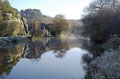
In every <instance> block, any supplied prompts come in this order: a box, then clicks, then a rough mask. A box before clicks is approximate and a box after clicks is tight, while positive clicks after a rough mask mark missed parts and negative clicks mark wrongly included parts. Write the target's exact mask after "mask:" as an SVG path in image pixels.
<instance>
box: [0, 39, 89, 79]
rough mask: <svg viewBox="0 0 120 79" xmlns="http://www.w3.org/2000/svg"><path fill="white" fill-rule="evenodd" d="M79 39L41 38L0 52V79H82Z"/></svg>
mask: <svg viewBox="0 0 120 79" xmlns="http://www.w3.org/2000/svg"><path fill="white" fill-rule="evenodd" d="M85 43H89V41H87V40H83V39H65V40H63V39H56V38H43V39H39V40H36V41H33V42H32V41H29V42H25V43H20V44H16V45H12V46H6V47H1V48H0V79H84V76H85V75H86V69H85V68H86V66H87V63H86V62H84V60H83V56H84V55H85V54H89V52H88V51H87V50H86V49H85V48H84V47H86V46H85V45H84V44H85Z"/></svg>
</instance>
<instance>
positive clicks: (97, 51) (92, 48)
mask: <svg viewBox="0 0 120 79" xmlns="http://www.w3.org/2000/svg"><path fill="white" fill-rule="evenodd" d="M82 49H85V50H87V51H88V52H89V53H87V54H84V55H83V56H82V59H83V61H84V62H85V63H86V64H87V66H84V69H85V70H86V72H87V74H86V75H85V79H92V76H91V74H90V72H89V69H88V68H89V64H90V63H91V61H92V60H94V59H95V58H96V57H98V56H100V55H101V54H102V53H103V52H104V49H103V48H102V46H101V44H96V43H93V42H90V41H89V42H83V43H82Z"/></svg>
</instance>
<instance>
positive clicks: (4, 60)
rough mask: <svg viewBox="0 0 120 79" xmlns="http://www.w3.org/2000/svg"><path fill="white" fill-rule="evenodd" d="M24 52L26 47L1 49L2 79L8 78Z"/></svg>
mask: <svg viewBox="0 0 120 79" xmlns="http://www.w3.org/2000/svg"><path fill="white" fill-rule="evenodd" d="M23 52H24V46H23V45H19V46H15V47H7V48H0V78H2V79H4V77H5V76H8V75H9V74H10V72H11V70H12V68H13V67H14V66H15V65H16V64H17V62H18V61H19V60H20V59H21V56H22V54H23Z"/></svg>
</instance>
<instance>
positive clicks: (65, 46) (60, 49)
mask: <svg viewBox="0 0 120 79" xmlns="http://www.w3.org/2000/svg"><path fill="white" fill-rule="evenodd" d="M48 47H49V48H50V50H54V53H55V54H56V57H58V58H61V57H63V56H64V55H65V53H66V51H67V50H69V49H70V44H69V43H68V42H67V41H66V40H61V39H55V38H53V39H51V40H50V41H49V43H48Z"/></svg>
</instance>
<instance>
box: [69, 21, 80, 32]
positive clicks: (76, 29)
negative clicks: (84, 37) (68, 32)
mask: <svg viewBox="0 0 120 79" xmlns="http://www.w3.org/2000/svg"><path fill="white" fill-rule="evenodd" d="M68 21H69V22H71V23H72V33H74V34H81V32H82V28H81V27H82V22H81V21H80V20H74V19H68Z"/></svg>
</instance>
